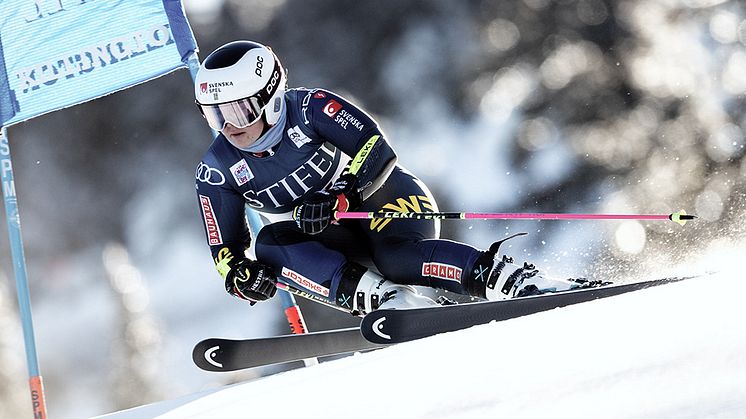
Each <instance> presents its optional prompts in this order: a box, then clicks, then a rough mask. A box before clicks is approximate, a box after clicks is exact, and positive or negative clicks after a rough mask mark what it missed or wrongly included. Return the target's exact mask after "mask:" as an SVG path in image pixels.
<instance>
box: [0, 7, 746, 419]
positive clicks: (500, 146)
mask: <svg viewBox="0 0 746 419" xmlns="http://www.w3.org/2000/svg"><path fill="white" fill-rule="evenodd" d="M184 3H185V7H186V11H187V15H188V17H189V19H190V22H191V24H192V28H193V29H194V31H195V35H196V38H197V41H198V44H199V46H200V51H201V54H200V55H201V56H202V57H204V56H206V55H207V54H208V53H209V52H210V51H212V50H213V49H214V48H216V47H218V46H220V45H222V44H223V43H225V42H228V41H232V40H236V39H252V40H257V41H260V42H263V43H266V44H269V45H271V46H272V47H273V49H274V50H275V52H276V53H277V54H278V55H279V57H280V58H281V60H282V62H283V63H284V64H285V66H286V67H287V68H288V70H289V80H290V86H291V87H294V86H305V87H324V88H328V89H331V90H333V91H336V92H337V93H339V94H342V95H344V96H346V97H347V98H349V99H350V100H352V101H353V102H355V103H357V104H358V105H360V106H362V107H363V108H365V109H366V110H368V111H369V112H370V113H371V114H372V115H373V116H374V117H375V118H377V119H378V121H379V123H380V125H381V126H382V128H383V129H384V131H385V132H386V134H387V137H388V139H389V141H390V142H391V143H392V144H393V146H394V148H395V149H396V150H397V151H398V153H399V156H400V162H401V164H402V165H404V166H405V167H407V168H408V169H410V170H412V171H413V172H415V173H416V174H417V175H419V176H420V177H421V178H422V179H423V180H425V181H426V183H427V184H428V185H429V186H430V188H431V189H432V190H433V193H434V194H435V196H436V198H437V200H438V203H439V205H440V209H441V210H444V211H482V212H513V211H515V212H619V213H671V212H674V211H678V210H680V209H686V210H687V211H689V212H690V213H696V214H697V215H698V216H699V217H700V219H699V220H697V221H696V222H692V223H689V224H687V225H686V226H685V227H681V226H678V225H676V224H674V223H668V222H657V223H640V222H635V221H626V222H593V221H574V222H560V221H545V222H527V221H518V222H501V221H489V222H488V221H453V222H444V223H443V231H442V236H443V237H447V238H451V239H455V240H460V241H464V242H468V243H471V244H474V245H476V246H479V247H482V248H485V247H487V246H489V244H490V243H491V242H492V241H494V240H496V239H499V238H502V237H505V236H506V235H508V234H513V233H516V232H521V231H526V232H529V233H530V235H529V236H528V237H527V238H519V239H514V240H512V241H510V242H508V245H509V246H506V247H505V251H506V252H507V253H508V254H510V255H512V256H513V257H515V258H516V259H517V260H521V259H523V260H527V261H530V262H532V263H534V264H536V265H537V266H538V267H539V268H542V269H544V270H545V271H547V272H548V273H549V274H550V275H556V276H562V275H569V276H588V277H594V278H601V279H617V280H622V281H624V280H630V279H633V278H634V279H643V278H644V277H650V276H661V275H664V274H667V273H668V272H669V268H671V267H677V266H679V267H680V266H683V264H685V263H686V262H687V261H688V260H691V259H692V258H694V257H696V255H697V254H699V253H701V252H703V251H705V249H707V248H711V247H712V246H713V245H717V246H721V247H727V246H728V245H729V243H733V242H737V241H739V240H742V239H743V238H744V237H745V236H746V234H745V233H746V227H745V225H744V223H743V222H742V219H743V218H744V216H745V215H746V205H745V204H746V160H745V159H744V158H743V156H744V131H745V130H746V4H744V3H743V2H740V1H718V0H657V1H650V0H639V1H626V0H615V1H604V0H555V1H550V0H520V1H514V2H504V1H497V0H494V1H488V0H479V1H476V0H468V1H449V0H430V1H424V0H415V1H396V0H378V1H342V2H340V1H332V0H315V1H302V0H285V1H283V0H210V1H208V0H185V2H184ZM193 100H194V99H193V94H192V87H191V79H190V76H189V74H188V72H187V71H185V70H181V71H178V72H176V73H174V74H171V75H169V76H166V77H162V78H160V79H157V80H155V81H152V82H149V83H146V84H143V85H140V86H137V87H134V88H131V89H128V90H126V91H123V92H119V93H116V94H113V95H110V96H107V97H104V98H101V99H98V100H95V101H93V102H89V103H86V104H83V105H79V106H75V107H72V108H69V109H66V110H62V111H58V112H54V113H52V114H48V115H46V116H42V117H39V118H35V119H33V120H31V121H30V122H27V123H24V124H19V125H16V126H13V127H11V128H10V129H9V132H8V135H9V138H10V146H11V150H12V155H13V163H14V169H15V182H16V188H17V195H18V202H19V208H20V214H21V220H22V228H23V236H24V243H25V250H26V258H27V263H28V269H29V279H30V286H31V297H32V305H33V310H34V311H33V312H34V322H35V327H36V338H37V345H38V351H39V362H40V366H41V371H42V374H43V376H44V380H45V386H46V394H47V405H48V408H49V412H50V415H52V416H53V417H58V418H67V417H69V418H74V417H85V416H91V415H97V414H103V413H106V412H111V411H114V410H120V409H124V408H127V407H131V406H135V405H140V404H144V403H149V402H153V401H157V400H160V399H163V398H174V397H178V396H181V395H185V394H190V393H194V392H197V391H199V390H202V389H207V388H211V387H215V386H218V385H223V384H227V383H231V382H237V381H242V380H247V379H250V378H252V377H256V376H260V375H264V374H269V373H274V372H277V371H281V370H282V369H287V368H295V367H299V366H301V365H302V364H300V363H298V364H291V365H286V366H283V367H281V368H280V367H273V368H266V369H260V370H252V371H249V372H242V373H235V374H213V373H206V372H203V371H200V370H198V369H197V368H196V367H195V366H193V364H192V362H191V350H192V346H193V345H194V344H195V343H196V342H197V341H199V340H201V339H203V338H206V337H213V336H216V337H217V336H221V337H231V338H239V337H258V336H270V335H276V334H285V333H288V329H287V325H286V323H285V320H284V315H283V313H282V310H281V306H280V304H279V301H271V302H269V303H264V304H259V305H257V306H255V307H253V308H249V306H248V305H247V304H245V303H243V302H241V301H238V300H235V299H232V298H231V297H229V296H228V295H227V294H226V293H225V291H224V289H223V285H222V281H221V280H220V279H219V277H218V275H217V273H216V272H215V270H214V268H213V263H212V261H211V258H210V254H209V250H208V247H207V244H206V242H205V239H204V237H203V235H204V233H203V227H202V222H201V218H200V214H199V209H198V206H197V201H196V197H195V193H194V170H195V167H196V164H197V163H198V162H199V160H200V158H201V156H202V154H203V153H204V151H205V150H206V149H207V147H208V146H209V144H210V141H211V138H210V132H209V130H208V128H207V125H206V124H205V123H204V122H203V120H202V118H201V116H200V114H199V112H198V110H197V109H196V108H195V106H194V104H193ZM0 217H3V220H2V221H3V222H2V224H0V233H1V234H2V237H3V238H2V239H0V362H1V363H2V365H3V368H2V369H0V404H2V406H3V413H2V414H1V415H2V416H3V417H8V418H11V417H12V418H23V417H30V416H31V414H30V412H31V409H30V408H29V407H30V400H29V396H28V390H27V389H28V386H27V384H26V377H27V373H26V366H25V358H24V355H23V354H24V352H23V340H22V334H21V330H20V324H19V320H18V318H17V308H16V304H17V302H16V297H15V285H14V281H13V279H12V278H13V272H12V268H11V261H10V250H9V245H8V241H7V239H6V237H7V231H6V226H5V220H4V213H3V215H1V216H0ZM724 263H728V262H727V261H726V262H724ZM708 268H709V267H708ZM715 269H716V267H715ZM691 273H696V272H691ZM703 292H716V290H703ZM301 304H302V307H303V309H304V313H305V316H306V320H307V322H308V325H309V328H310V329H311V330H322V329H326V328H333V327H342V326H350V325H353V324H354V319H352V318H348V317H346V316H344V315H342V314H339V313H337V312H336V311H333V310H329V309H326V308H323V307H319V306H316V305H312V304H311V305H309V304H304V303H303V302H301ZM662 304H664V303H662ZM444 362H448V359H445V358H444ZM441 367H442V366H441Z"/></svg>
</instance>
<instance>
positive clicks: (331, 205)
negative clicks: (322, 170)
mask: <svg viewBox="0 0 746 419" xmlns="http://www.w3.org/2000/svg"><path fill="white" fill-rule="evenodd" d="M361 202H362V196H361V193H360V192H358V191H357V177H355V175H352V174H349V173H348V174H345V175H342V176H340V178H339V179H337V181H336V182H334V185H332V187H331V188H329V189H328V190H326V191H318V192H314V193H312V194H311V195H310V196H309V197H308V198H306V200H305V201H303V203H302V204H300V205H298V206H297V207H295V210H294V211H293V218H294V219H295V223H296V224H297V225H298V228H300V229H301V230H302V231H303V232H304V233H306V234H318V233H321V232H322V231H324V229H325V228H327V227H328V226H329V224H330V223H331V222H332V220H333V219H334V214H335V212H337V211H340V212H344V211H347V210H348V209H351V208H357V207H358V206H360V203H361Z"/></svg>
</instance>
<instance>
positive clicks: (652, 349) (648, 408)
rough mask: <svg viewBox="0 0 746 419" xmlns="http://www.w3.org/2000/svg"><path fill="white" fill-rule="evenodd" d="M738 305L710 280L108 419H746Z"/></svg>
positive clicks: (743, 290)
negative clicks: (243, 418)
mask: <svg viewBox="0 0 746 419" xmlns="http://www.w3.org/2000/svg"><path fill="white" fill-rule="evenodd" d="M745 297H746V280H745V279H744V275H743V273H739V274H737V275H733V274H723V273H720V274H712V275H706V276H703V277H699V278H694V279H689V280H686V281H683V282H679V283H674V284H669V285H664V286H660V287H657V288H652V289H648V290H643V291H638V292H634V293H631V294H626V295H622V296H618V297H612V298H609V299H605V300H598V301H594V302H589V303H584V304H579V305H576V306H571V307H566V308H561V309H556V310H552V311H549V312H544V313H539V314H535V315H532V316H527V317H522V318H518V319H514V320H509V321H505V322H499V323H494V322H493V323H491V324H487V325H482V326H476V327H472V328H470V329H466V330H462V331H458V332H453V333H447V334H443V335H438V336H434V337H431V338H428V339H422V340H419V341H414V342H409V343H405V344H400V345H397V346H394V347H389V348H386V349H382V350H378V351H375V352H372V353H367V354H358V355H356V356H352V357H347V358H344V359H340V360H336V361H331V362H326V363H322V364H320V365H318V366H314V367H309V368H303V369H299V370H294V371H290V372H286V373H282V374H278V375H274V376H271V377H265V378H261V379H257V380H255V381H251V382H247V383H243V384H238V385H234V386H232V387H227V388H224V389H221V390H219V391H215V392H211V393H205V394H203V395H195V396H190V397H187V398H183V399H180V400H174V401H170V402H163V403H158V404H154V405H149V406H145V407H142V408H139V409H132V410H129V411H125V412H121V413H119V414H115V415H112V416H111V417H116V418H141V417H158V418H168V419H171V418H227V417H254V418H275V417H287V418H345V419H350V418H355V419H360V418H380V417H385V418H387V419H391V418H435V417H446V418H497V417H501V418H513V419H515V418H574V419H577V418H594V419H596V418H705V417H707V418H746V325H744V320H745V319H746V304H744V301H743V300H744V298H745ZM206 374H207V373H206Z"/></svg>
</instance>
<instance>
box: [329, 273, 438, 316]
mask: <svg viewBox="0 0 746 419" xmlns="http://www.w3.org/2000/svg"><path fill="white" fill-rule="evenodd" d="M335 303H336V304H337V305H338V306H340V307H343V308H346V309H349V310H350V313H352V314H353V315H356V316H357V315H365V314H367V313H370V312H371V311H373V310H377V309H379V308H394V309H400V308H415V307H431V306H437V305H438V303H436V302H435V301H433V300H431V299H430V298H427V297H425V296H423V295H421V294H420V293H418V292H417V290H416V289H415V288H414V287H413V286H411V285H401V284H396V283H394V282H391V281H389V280H387V279H385V278H384V277H382V276H381V275H379V274H378V273H376V272H373V271H371V270H368V269H366V268H365V267H363V266H361V265H358V264H356V263H352V262H350V263H348V264H347V265H346V266H345V267H344V269H343V271H342V280H341V281H340V283H339V286H338V287H337V295H336V296H335Z"/></svg>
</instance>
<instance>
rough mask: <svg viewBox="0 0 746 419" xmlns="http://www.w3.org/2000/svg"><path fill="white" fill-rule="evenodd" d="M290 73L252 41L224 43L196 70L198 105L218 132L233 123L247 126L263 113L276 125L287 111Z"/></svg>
mask: <svg viewBox="0 0 746 419" xmlns="http://www.w3.org/2000/svg"><path fill="white" fill-rule="evenodd" d="M286 85H287V76H286V73H285V69H284V68H283V67H282V64H281V63H280V60H279V59H278V58H277V56H276V55H275V54H274V53H273V52H272V50H271V49H269V48H268V47H266V46H264V45H262V44H260V43H257V42H251V41H234V42H230V43H228V44H225V45H223V46H222V47H220V48H218V49H216V50H215V51H213V52H212V53H211V54H210V55H208V56H207V58H205V60H204V61H203V62H202V65H200V67H199V70H198V71H197V76H196V77H195V83H194V95H195V97H196V102H197V106H198V107H199V108H200V111H201V112H202V115H203V116H204V117H205V119H206V120H207V123H208V125H210V127H211V128H212V129H214V130H216V131H221V130H222V129H223V128H225V124H226V123H230V124H231V125H233V126H235V127H236V128H244V127H247V126H249V125H251V124H253V123H254V122H256V121H257V120H258V119H259V118H261V117H262V115H264V117H265V121H266V122H267V124H269V125H274V124H276V123H277V120H278V119H279V118H280V112H282V111H283V110H284V108H285V107H284V101H285V89H286Z"/></svg>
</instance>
